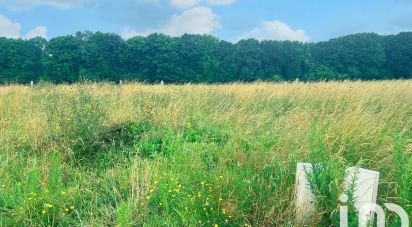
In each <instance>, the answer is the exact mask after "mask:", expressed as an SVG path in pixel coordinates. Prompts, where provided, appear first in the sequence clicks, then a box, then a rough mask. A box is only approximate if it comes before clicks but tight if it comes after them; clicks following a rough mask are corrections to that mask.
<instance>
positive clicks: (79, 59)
mask: <svg viewBox="0 0 412 227" xmlns="http://www.w3.org/2000/svg"><path fill="white" fill-rule="evenodd" d="M399 78H412V32H404V33H400V34H397V35H389V36H380V35H377V34H374V33H361V34H355V35H349V36H344V37H340V38H336V39H331V40H329V41H325V42H318V43H302V42H291V41H258V40H255V39H248V40H240V41H239V42H237V43H231V42H227V41H224V40H219V39H218V38H216V37H213V36H210V35H189V34H185V35H183V36H181V37H170V36H166V35H163V34H151V35H149V36H147V37H133V38H130V39H128V40H124V39H122V38H121V37H120V36H119V35H117V34H112V33H102V32H95V33H93V32H89V31H86V32H78V33H76V34H75V35H67V36H60V37H56V38H53V39H51V40H49V41H48V40H46V39H43V38H34V39H30V40H23V39H7V38H0V83H28V82H30V81H40V80H42V81H50V82H54V83H73V82H78V81H82V80H91V81H119V80H134V81H146V82H150V83H155V82H160V81H165V82H169V83H185V82H193V83H201V82H202V83H215V82H216V83H225V82H233V81H244V82H249V81H256V80H264V81H279V80H289V81H290V80H295V79H300V80H303V81H311V80H344V79H362V80H373V79H399Z"/></svg>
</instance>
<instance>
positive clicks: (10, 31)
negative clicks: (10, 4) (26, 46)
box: [0, 14, 21, 38]
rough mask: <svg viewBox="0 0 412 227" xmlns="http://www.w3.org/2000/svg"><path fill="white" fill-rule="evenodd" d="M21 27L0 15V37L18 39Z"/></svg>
mask: <svg viewBox="0 0 412 227" xmlns="http://www.w3.org/2000/svg"><path fill="white" fill-rule="evenodd" d="M20 30H21V25H20V24H19V23H16V22H13V21H11V20H10V19H9V18H7V17H5V16H3V15H1V14H0V37H6V38H19V37H20Z"/></svg>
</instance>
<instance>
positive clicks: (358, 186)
mask: <svg viewBox="0 0 412 227" xmlns="http://www.w3.org/2000/svg"><path fill="white" fill-rule="evenodd" d="M378 185H379V172H376V171H373V170H368V169H362V168H358V167H350V168H348V169H346V179H345V188H346V190H350V189H351V188H354V192H353V198H354V200H355V201H354V202H355V204H354V205H355V208H356V209H357V210H358V211H361V210H362V208H363V207H364V206H367V205H368V204H376V198H377V196H378ZM373 213H374V211H373V210H370V211H369V214H368V215H367V219H368V220H370V221H372V222H373V220H371V218H373V216H372V215H373Z"/></svg>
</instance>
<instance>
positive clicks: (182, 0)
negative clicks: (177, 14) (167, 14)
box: [170, 0, 237, 9]
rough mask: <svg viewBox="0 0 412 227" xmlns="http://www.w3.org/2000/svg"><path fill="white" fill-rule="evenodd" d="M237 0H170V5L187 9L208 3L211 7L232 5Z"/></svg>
mask: <svg viewBox="0 0 412 227" xmlns="http://www.w3.org/2000/svg"><path fill="white" fill-rule="evenodd" d="M236 1H237V0H170V4H171V5H172V6H174V7H177V8H181V9H186V8H190V7H192V6H195V5H198V4H200V3H207V4H210V5H226V4H232V3H234V2H236Z"/></svg>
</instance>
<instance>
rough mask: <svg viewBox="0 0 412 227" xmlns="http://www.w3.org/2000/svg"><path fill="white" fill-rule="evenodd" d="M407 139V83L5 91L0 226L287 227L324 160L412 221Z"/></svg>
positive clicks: (0, 95) (332, 209) (410, 134)
mask: <svg viewBox="0 0 412 227" xmlns="http://www.w3.org/2000/svg"><path fill="white" fill-rule="evenodd" d="M411 138H412V82H411V81H382V82H330V83H326V82H325V83H310V84H298V83H293V84H270V83H255V84H231V85H166V86H161V85H144V84H125V85H123V86H116V85H111V84H78V85H57V86H54V85H47V84H43V85H38V86H35V87H33V88H30V87H24V86H7V87H1V88H0V187H1V188H0V225H4V226H8V225H28V226H31V225H33V226H37V225H52V226H59V225H63V226H65V225H84V226H105V225H115V224H121V225H137V226H140V225H143V224H146V225H149V226H160V225H168V226H169V225H170V226H196V225H203V226H212V225H215V224H217V225H219V226H239V225H250V226H274V225H291V224H294V217H295V214H294V203H293V201H294V172H295V167H296V163H297V162H308V161H316V160H314V159H313V157H315V156H319V155H320V154H321V155H323V156H324V160H323V161H324V162H325V166H329V167H330V168H331V169H330V170H328V171H331V174H332V176H334V175H333V173H335V172H339V171H343V170H344V169H345V167H346V166H353V165H357V166H361V167H364V168H369V169H374V170H377V171H380V173H381V182H380V186H379V187H380V190H379V196H378V202H379V203H380V204H382V203H384V202H394V203H398V204H401V205H402V206H404V208H405V209H406V210H407V211H408V212H409V214H411V212H412V208H411V201H412V188H411V185H412V158H411V153H412V139H411ZM53 163H54V164H53ZM399 170H401V171H399ZM336 177H338V176H336ZM318 183H320V184H321V183H326V184H328V182H318ZM322 185H323V184H322ZM340 185H341V182H340V181H338V180H337V182H336V185H335V186H336V188H337V190H338V191H337V192H335V191H329V192H328V193H327V196H328V198H327V199H330V201H333V200H336V198H338V196H339V193H341V191H339V190H341V189H340V188H339V187H340ZM327 188H328V187H326V189H325V190H329V189H327ZM329 188H331V186H330V185H329ZM325 204H326V205H325V206H323V207H321V208H319V209H322V210H319V211H318V212H319V213H327V214H331V213H332V214H336V212H337V209H338V204H336V203H325ZM387 222H388V224H396V223H399V220H397V219H396V217H395V216H394V215H392V216H390V217H389V218H388V219H387ZM313 224H314V225H333V224H336V217H335V216H334V215H323V216H322V215H320V216H319V218H318V219H316V220H314V223H313Z"/></svg>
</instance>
